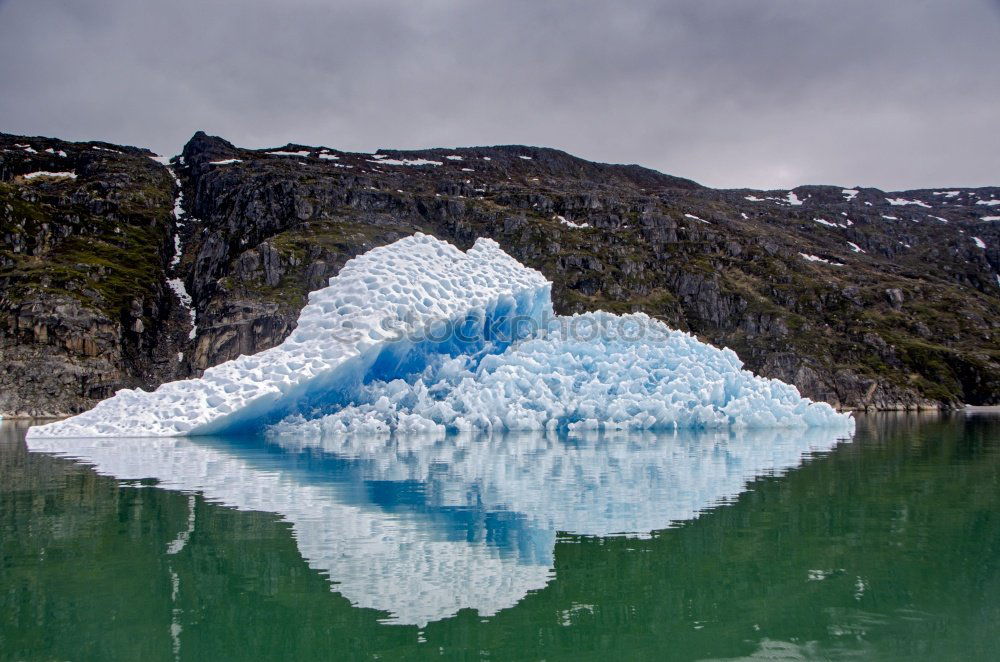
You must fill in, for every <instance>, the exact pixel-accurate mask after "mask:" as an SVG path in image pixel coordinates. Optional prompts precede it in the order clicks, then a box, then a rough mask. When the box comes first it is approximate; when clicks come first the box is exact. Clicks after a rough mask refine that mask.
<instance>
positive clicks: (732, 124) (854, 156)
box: [0, 0, 1000, 188]
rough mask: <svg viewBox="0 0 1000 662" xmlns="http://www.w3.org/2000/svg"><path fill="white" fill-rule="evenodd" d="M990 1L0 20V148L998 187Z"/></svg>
mask: <svg viewBox="0 0 1000 662" xmlns="http://www.w3.org/2000/svg"><path fill="white" fill-rule="evenodd" d="M998 62H1000V4H998V3H997V2H996V0H955V1H953V2H943V1H942V2H930V1H924V0H899V1H895V2H892V1H888V0H887V1H886V2H878V3H873V2H870V1H865V2H862V1H860V0H842V1H840V2H829V1H827V2H818V1H816V0H759V1H756V2H751V1H743V2H716V3H707V2H702V1H684V2H659V1H654V0H636V1H632V2H628V1H623V2H596V1H594V0H573V1H570V0H549V1H539V0H531V1H529V0H509V1H505V2H496V1H495V0H493V1H478V0H468V1H464V2H459V1H450V0H424V1H422V2H406V1H402V0H400V1H388V0H368V1H366V2H326V1H320V0H286V1H284V2H265V1H263V0H240V1H235V0H215V1H209V2H205V1H198V2H196V1H194V0H175V1H172V2H169V3H164V2H148V1H145V0H63V1H58V0H6V1H5V2H4V1H2V0H0V84H2V89H3V90H4V92H5V93H4V94H3V95H2V96H0V130H4V131H12V132H18V133H29V134H46V135H58V136H61V137H66V138H71V139H85V138H86V139H90V138H101V139H107V140H111V141H115V142H124V143H130V144H138V145H145V146H149V147H151V148H152V149H154V150H157V151H159V152H160V153H169V154H172V153H176V152H177V151H179V149H180V146H181V145H182V144H183V142H184V141H185V140H186V139H187V138H188V137H189V136H190V135H191V133H193V132H194V131H195V130H196V129H204V130H206V131H209V132H213V133H218V134H220V135H223V136H226V137H227V138H229V139H230V140H232V141H234V142H236V143H237V144H242V145H247V146H265V145H276V144H283V143H285V142H288V141H297V142H305V143H323V144H328V145H331V146H335V147H339V148H343V149H361V150H371V149H374V148H376V147H380V146H383V147H401V148H417V147H430V146H438V145H443V146H454V145H473V144H477V145H478V144H497V143H528V144H537V145H547V146H553V147H558V148H560V149H565V150H567V151H570V152H572V153H574V154H578V155H580V156H583V157H585V158H591V159H595V160H603V161H611V162H638V163H641V164H643V165H647V166H650V167H654V168H657V169H659V170H662V171H665V172H669V173H671V174H677V175H681V176H685V177H691V178H693V179H696V180H698V181H701V182H703V183H706V184H709V185H714V186H733V187H735V186H754V187H786V186H792V185H797V184H802V183H835V184H844V185H853V184H864V185H875V186H881V187H883V188H909V187H918V186H946V185H986V184H994V185H995V184H997V183H998V179H1000V132H998V131H997V128H996V127H997V120H998V118H1000V67H998V66H997V63H998Z"/></svg>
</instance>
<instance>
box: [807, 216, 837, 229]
mask: <svg viewBox="0 0 1000 662" xmlns="http://www.w3.org/2000/svg"><path fill="white" fill-rule="evenodd" d="M813 221H815V222H816V223H819V224H820V225H825V226H827V227H831V228H837V227H840V225H839V224H837V223H831V222H830V221H827V220H825V219H822V218H814V219H813Z"/></svg>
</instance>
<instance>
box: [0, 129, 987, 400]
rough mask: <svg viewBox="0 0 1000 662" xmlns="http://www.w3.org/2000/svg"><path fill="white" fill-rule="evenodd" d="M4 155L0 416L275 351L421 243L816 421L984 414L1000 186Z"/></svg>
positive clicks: (515, 150)
mask: <svg viewBox="0 0 1000 662" xmlns="http://www.w3.org/2000/svg"><path fill="white" fill-rule="evenodd" d="M0 149H2V150H3V151H0V239H2V241H0V292H2V294H0V364H2V376H0V380H3V381H2V383H0V413H3V414H5V415H10V414H18V413H21V414H31V413H35V414H38V413H47V414H57V413H66V412H72V411H78V410H80V409H84V408H87V407H90V406H92V405H93V404H94V403H95V402H96V401H97V400H98V399H100V398H102V397H105V396H107V395H108V394H110V393H112V392H113V391H114V390H116V389H118V388H121V387H122V386H135V385H142V386H147V387H151V386H155V385H156V384H158V383H160V382H161V381H164V380H167V379H173V378H176V377H179V376H187V375H195V374H198V373H199V371H201V370H203V369H204V368H206V367H208V366H211V365H214V364H216V363H219V362H221V361H225V360H227V359H230V358H234V357H236V356H238V355H239V354H243V353H252V352H256V351H258V350H261V349H264V348H267V347H270V346H273V345H275V344H276V343H278V342H280V341H281V340H282V339H283V338H284V337H285V336H286V335H287V334H288V333H289V332H290V331H291V329H292V328H293V327H294V324H295V319H296V316H297V313H298V310H299V309H300V308H301V307H302V305H303V303H304V302H305V298H306V294H307V293H308V292H309V291H310V290H312V289H316V288H318V287H321V286H323V285H324V284H325V282H326V279H327V278H329V277H330V276H331V275H333V274H335V273H336V272H337V271H338V270H339V269H340V267H341V266H343V264H344V262H346V261H347V260H348V259H350V258H351V257H353V256H354V255H357V254H358V253H361V252H364V251H366V250H368V249H370V248H372V247H374V246H377V245H380V244H384V243H388V242H391V241H394V240H396V239H398V238H399V237H402V236H405V235H407V234H411V233H413V232H416V231H423V232H427V233H430V234H434V235H436V236H438V237H441V238H444V239H447V240H449V241H452V242H454V243H456V244H458V245H460V246H462V247H467V246H468V245H470V244H471V243H472V241H473V240H474V239H475V238H476V237H479V236H488V237H492V238H494V239H496V240H497V241H498V242H499V243H500V244H501V246H503V248H504V249H505V250H506V251H508V252H509V253H511V254H512V255H514V256H515V257H517V258H518V259H519V260H521V261H522V262H524V263H525V264H529V265H531V266H534V267H536V268H538V269H540V270H541V271H542V272H543V273H544V274H545V275H546V276H547V277H548V278H550V279H551V280H552V281H553V282H554V284H555V287H554V299H555V303H556V308H557V311H558V312H572V311H584V310H593V309H598V308H601V309H605V310H612V311H616V312H621V311H631V310H642V311H645V312H647V313H649V314H650V315H654V316H657V317H659V318H661V319H663V320H665V321H666V322H667V323H669V324H670V325H672V326H675V327H679V328H683V329H687V330H690V331H692V332H694V333H696V334H698V335H699V336H700V337H701V338H702V339H704V340H707V341H710V342H712V343H714V344H717V345H726V346H729V347H731V348H733V349H734V350H736V352H737V353H738V354H739V355H740V356H741V357H742V358H743V360H744V361H745V362H746V363H747V366H748V367H749V368H751V369H753V370H754V371H757V372H760V373H762V374H765V375H768V376H772V377H778V378H781V379H783V380H786V381H789V382H792V383H795V384H796V385H797V386H798V387H799V388H800V390H801V391H802V392H803V393H804V394H805V395H808V396H810V397H813V398H817V399H823V400H826V401H828V402H831V403H833V404H835V405H839V406H842V407H881V408H890V407H893V408H894V407H917V406H921V407H925V406H926V407H934V406H939V405H946V406H952V405H957V404H961V403H974V404H985V403H997V402H1000V276H998V275H997V274H998V272H1000V188H979V189H948V190H917V191H900V192H888V193H887V192H883V191H880V190H877V189H872V188H860V187H859V188H854V189H843V188H841V187H832V186H802V187H799V188H796V189H794V190H792V191H752V190H717V189H710V188H705V187H703V186H700V185H698V184H696V183H694V182H691V181H689V180H685V179H680V178H677V177H671V176H668V175H664V174H661V173H658V172H655V171H652V170H649V169H646V168H641V167H639V166H620V165H605V164H597V163H591V162H588V161H584V160H581V159H578V158H575V157H573V156H570V155H569V154H566V153H563V152H560V151H556V150H551V149H543V148H535V147H521V146H503V147H477V148H465V149H433V150H422V151H406V152H402V151H396V150H380V151H379V152H377V153H375V154H358V153H346V152H341V151H338V150H335V149H331V148H325V147H309V146H304V145H286V146H284V147H281V148H275V149H270V150H247V149H241V148H238V147H235V146H233V145H232V144H230V143H228V142H226V141H225V140H223V139H220V138H215V137H211V136H207V135H205V134H204V133H201V132H199V133H197V134H195V136H194V137H193V138H192V139H191V141H190V142H188V144H187V145H186V146H185V147H184V150H183V153H182V154H181V155H180V156H179V157H176V158H174V159H173V161H172V162H171V164H170V166H169V168H168V166H167V165H166V160H165V159H154V158H151V157H153V155H152V154H151V153H150V152H148V151H146V150H142V149H137V148H131V147H119V146H114V145H108V144H104V143H67V142H63V141H58V140H53V139H47V138H25V137H19V136H7V135H2V134H0ZM38 173H56V174H54V175H53V174H48V175H46V174H38ZM58 173H63V174H58ZM70 175H73V176H70ZM175 176H176V180H175ZM175 204H176V206H177V209H176V214H175V213H174V207H175ZM189 297H190V300H191V304H190V305H191V306H193V310H190V309H189V308H188V305H189V304H188V300H189ZM192 318H193V319H194V326H193V327H192Z"/></svg>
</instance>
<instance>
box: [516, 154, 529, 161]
mask: <svg viewBox="0 0 1000 662" xmlns="http://www.w3.org/2000/svg"><path fill="white" fill-rule="evenodd" d="M517 158H519V159H524V160H525V161H530V160H531V157H530V156H521V155H519V156H518V157H517Z"/></svg>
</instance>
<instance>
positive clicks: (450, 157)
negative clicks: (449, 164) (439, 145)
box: [444, 154, 463, 161]
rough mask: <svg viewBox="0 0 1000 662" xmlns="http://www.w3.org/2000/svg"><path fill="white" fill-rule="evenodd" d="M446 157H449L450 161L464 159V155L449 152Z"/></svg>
mask: <svg viewBox="0 0 1000 662" xmlns="http://www.w3.org/2000/svg"><path fill="white" fill-rule="evenodd" d="M444 158H446V159H448V160H449V161H462V160H463V159H462V157H461V156H459V155H458V154H449V155H448V156H446V157H444Z"/></svg>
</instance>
